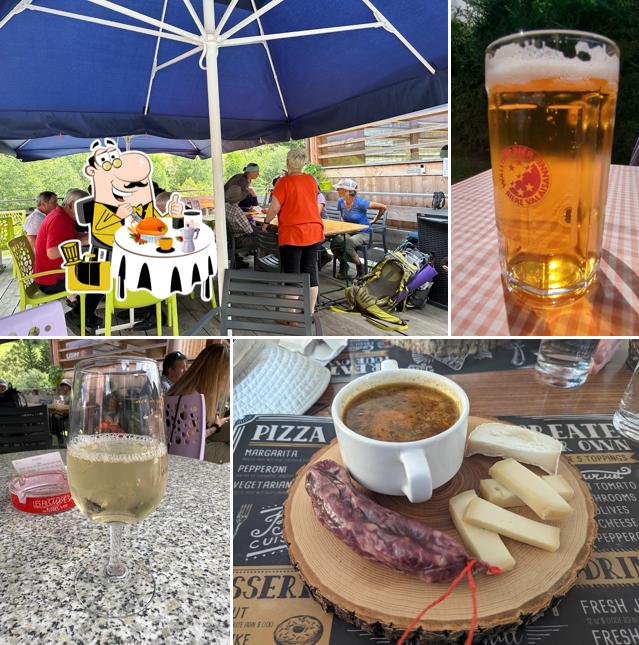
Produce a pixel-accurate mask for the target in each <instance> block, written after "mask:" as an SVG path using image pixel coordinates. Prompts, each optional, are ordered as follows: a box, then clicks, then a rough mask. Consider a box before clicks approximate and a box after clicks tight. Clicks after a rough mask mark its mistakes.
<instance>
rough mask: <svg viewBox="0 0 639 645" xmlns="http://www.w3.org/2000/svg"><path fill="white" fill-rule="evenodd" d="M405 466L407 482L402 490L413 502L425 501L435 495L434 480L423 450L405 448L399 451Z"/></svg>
mask: <svg viewBox="0 0 639 645" xmlns="http://www.w3.org/2000/svg"><path fill="white" fill-rule="evenodd" d="M399 459H400V461H401V462H402V464H403V466H404V473H405V474H406V483H405V484H404V486H402V492H403V493H404V495H406V497H408V499H409V501H411V502H412V503H413V504H414V503H417V502H425V501H427V500H429V499H430V498H431V497H432V496H433V480H432V477H431V474H430V466H429V465H428V460H427V459H426V455H425V454H424V453H423V452H421V450H404V451H403V452H400V453H399Z"/></svg>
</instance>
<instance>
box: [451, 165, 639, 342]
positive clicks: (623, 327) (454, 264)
mask: <svg viewBox="0 0 639 645" xmlns="http://www.w3.org/2000/svg"><path fill="white" fill-rule="evenodd" d="M494 212H495V207H494V201H493V185H492V177H491V172H490V171H486V172H483V173H481V174H479V175H475V176H474V177H471V178H470V179H466V180H464V181H462V182H459V183H458V184H455V185H454V186H453V187H452V198H451V213H452V222H453V229H452V230H453V234H452V253H451V300H452V302H451V307H452V311H451V322H452V334H453V335H455V336H626V335H628V336H632V335H639V167H631V166H612V167H611V169H610V184H609V188H608V204H607V209H606V228H605V231H604V241H603V248H604V250H603V253H602V258H601V264H600V270H599V275H598V277H597V281H596V283H595V285H594V286H593V287H592V288H591V290H590V293H589V294H588V296H586V297H584V298H581V299H580V300H579V301H577V302H575V303H574V304H572V305H569V306H565V307H559V308H557V309H552V310H550V311H543V312H541V311H538V312H534V311H531V310H528V309H523V308H522V307H521V306H520V305H519V304H518V303H517V302H516V301H515V300H514V299H513V298H512V297H511V296H510V294H508V293H506V292H505V289H504V288H503V286H502V282H501V275H500V268H499V254H498V249H497V229H496V227H495V215H494Z"/></svg>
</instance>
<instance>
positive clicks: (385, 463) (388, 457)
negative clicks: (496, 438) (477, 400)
mask: <svg viewBox="0 0 639 645" xmlns="http://www.w3.org/2000/svg"><path fill="white" fill-rule="evenodd" d="M383 385H409V386H411V385H412V386H417V387H419V386H426V387H429V388H434V389H436V390H439V391H440V392H442V393H443V394H445V395H447V396H448V397H450V398H452V399H453V401H454V402H455V403H456V405H457V408H458V412H459V414H458V417H457V420H456V421H455V422H454V423H453V425H451V426H450V427H449V428H448V429H446V430H444V431H442V432H439V433H438V434H435V435H434V436H430V437H427V438H425V439H420V440H417V441H381V440H378V439H372V438H370V437H366V436H363V435H361V434H358V433H357V432H355V431H354V430H352V429H351V428H349V427H348V426H347V425H346V423H345V421H344V417H345V412H346V409H347V408H348V405H349V404H350V403H351V402H352V401H353V399H354V398H355V397H358V396H359V395H361V394H363V393H364V392H366V391H367V390H370V389H373V388H376V387H379V386H383ZM469 408H470V404H469V402H468V397H467V396H466V393H465V392H464V390H462V388H461V387H459V385H457V384H456V383H455V382H454V381H451V380H450V379H448V378H446V377H445V376H440V375H439V374H434V373H432V372H425V371H421V370H411V369H399V368H398V366H397V361H394V360H385V361H383V362H382V366H381V371H379V372H374V373H372V374H366V375H364V376H360V377H359V378H356V379H355V380H354V381H351V382H350V383H349V384H348V385H346V387H344V388H343V389H342V390H341V391H340V392H339V393H338V394H337V396H336V397H335V399H334V400H333V406H332V409H331V414H332V417H333V422H334V424H335V433H336V435H337V441H338V443H339V447H340V451H341V454H342V458H343V460H344V465H345V466H346V467H347V468H348V470H349V471H350V473H351V475H353V477H354V478H355V479H357V481H359V482H360V483H361V484H362V485H363V486H365V487H366V488H368V489H369V490H372V491H374V492H376V493H382V494H384V495H405V496H406V497H407V498H408V499H409V500H410V501H411V502H425V501H427V500H429V499H430V498H431V497H432V494H433V490H434V489H435V488H438V487H440V486H443V485H444V484H445V483H446V482H448V481H449V480H451V479H452V478H453V477H454V476H455V474H456V473H457V471H458V470H459V469H460V468H461V465H462V461H463V459H464V449H465V445H466V432H467V429H468V414H469Z"/></svg>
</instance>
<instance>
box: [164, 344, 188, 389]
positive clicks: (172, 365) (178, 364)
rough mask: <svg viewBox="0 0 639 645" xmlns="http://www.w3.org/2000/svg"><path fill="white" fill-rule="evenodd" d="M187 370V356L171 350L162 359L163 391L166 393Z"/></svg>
mask: <svg viewBox="0 0 639 645" xmlns="http://www.w3.org/2000/svg"><path fill="white" fill-rule="evenodd" d="M184 372H186V356H185V355H184V354H183V353H182V352H171V353H170V354H167V355H166V356H165V357H164V360H163V361H162V379H161V382H162V391H163V392H164V394H166V393H167V392H168V391H169V390H170V389H171V388H172V387H173V385H174V384H175V383H176V382H177V381H179V380H180V377H181V376H182V374H184Z"/></svg>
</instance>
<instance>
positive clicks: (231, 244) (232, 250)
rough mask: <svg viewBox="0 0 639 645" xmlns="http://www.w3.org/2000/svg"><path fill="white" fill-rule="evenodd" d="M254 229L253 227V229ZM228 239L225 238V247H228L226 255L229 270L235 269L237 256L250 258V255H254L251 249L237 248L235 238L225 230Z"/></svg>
mask: <svg viewBox="0 0 639 645" xmlns="http://www.w3.org/2000/svg"><path fill="white" fill-rule="evenodd" d="M254 229H255V227H254ZM226 234H227V235H228V238H227V245H228V253H229V256H228V257H229V266H230V267H231V269H236V268H237V267H236V266H235V259H236V258H237V256H238V255H240V256H241V255H245V256H247V257H248V256H250V255H253V256H254V255H255V252H254V251H252V250H251V249H248V248H241V249H238V248H237V242H236V238H235V236H234V235H233V234H232V233H230V231H229V230H228V229H227V233H226Z"/></svg>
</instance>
